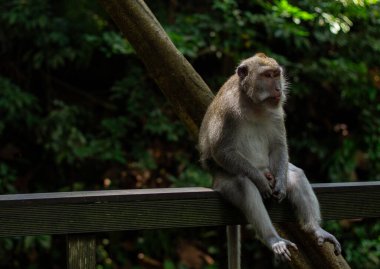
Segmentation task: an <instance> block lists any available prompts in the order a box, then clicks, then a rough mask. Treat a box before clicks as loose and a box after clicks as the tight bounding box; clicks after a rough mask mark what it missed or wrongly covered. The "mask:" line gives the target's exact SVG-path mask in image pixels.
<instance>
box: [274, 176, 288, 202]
mask: <svg viewBox="0 0 380 269" xmlns="http://www.w3.org/2000/svg"><path fill="white" fill-rule="evenodd" d="M272 196H273V197H274V198H275V199H276V200H277V201H278V202H279V203H281V202H282V200H284V198H285V197H286V186H285V184H284V183H283V181H281V180H277V181H276V185H275V186H274V189H273V194H272Z"/></svg>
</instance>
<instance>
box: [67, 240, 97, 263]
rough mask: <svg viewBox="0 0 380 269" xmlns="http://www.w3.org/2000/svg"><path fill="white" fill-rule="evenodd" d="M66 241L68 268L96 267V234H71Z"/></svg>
mask: <svg viewBox="0 0 380 269" xmlns="http://www.w3.org/2000/svg"><path fill="white" fill-rule="evenodd" d="M66 243H67V268H68V269H95V266H96V259H95V251H96V243H95V235H92V234H69V235H67V239H66Z"/></svg>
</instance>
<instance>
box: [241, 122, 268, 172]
mask: <svg viewBox="0 0 380 269" xmlns="http://www.w3.org/2000/svg"><path fill="white" fill-rule="evenodd" d="M268 129H270V128H268V127H267V126H260V125H258V126H246V127H245V128H244V129H242V130H241V133H240V135H239V138H238V140H239V143H237V147H238V151H239V152H240V154H242V155H243V156H244V157H245V159H247V160H248V161H249V162H250V163H251V164H252V165H253V166H255V167H256V168H258V169H265V168H268V167H269V151H270V144H271V135H270V133H269V131H270V130H268Z"/></svg>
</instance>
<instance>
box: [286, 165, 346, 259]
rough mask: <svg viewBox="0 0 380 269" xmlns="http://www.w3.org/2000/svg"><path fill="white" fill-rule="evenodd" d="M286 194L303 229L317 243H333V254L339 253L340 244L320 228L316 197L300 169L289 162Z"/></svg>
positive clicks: (319, 214)
mask: <svg viewBox="0 0 380 269" xmlns="http://www.w3.org/2000/svg"><path fill="white" fill-rule="evenodd" d="M287 194H288V198H289V201H290V202H291V203H292V204H293V207H294V208H295V210H296V215H297V217H298V220H299V222H300V224H301V226H302V228H303V229H304V230H305V231H308V232H311V233H313V234H314V235H315V237H316V238H317V240H318V244H319V245H322V244H323V243H324V242H330V243H332V244H333V245H334V248H335V254H336V255H339V254H340V252H341V246H340V244H339V242H338V240H337V239H336V238H335V236H333V235H332V234H330V233H328V232H327V231H325V230H324V229H322V228H321V226H320V224H319V223H320V222H321V213H320V209H319V203H318V200H317V197H316V196H315V194H314V191H313V189H312V188H311V185H310V183H309V181H308V180H307V178H306V175H305V173H304V172H303V170H302V169H300V168H298V167H296V166H295V165H293V164H291V163H289V169H288V186H287Z"/></svg>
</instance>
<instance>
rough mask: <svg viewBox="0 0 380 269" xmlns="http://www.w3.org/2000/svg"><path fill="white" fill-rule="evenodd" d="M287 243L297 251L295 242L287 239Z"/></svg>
mask: <svg viewBox="0 0 380 269" xmlns="http://www.w3.org/2000/svg"><path fill="white" fill-rule="evenodd" d="M287 245H288V246H289V247H291V248H293V249H294V250H297V251H298V247H297V245H296V244H294V243H293V242H290V241H287Z"/></svg>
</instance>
